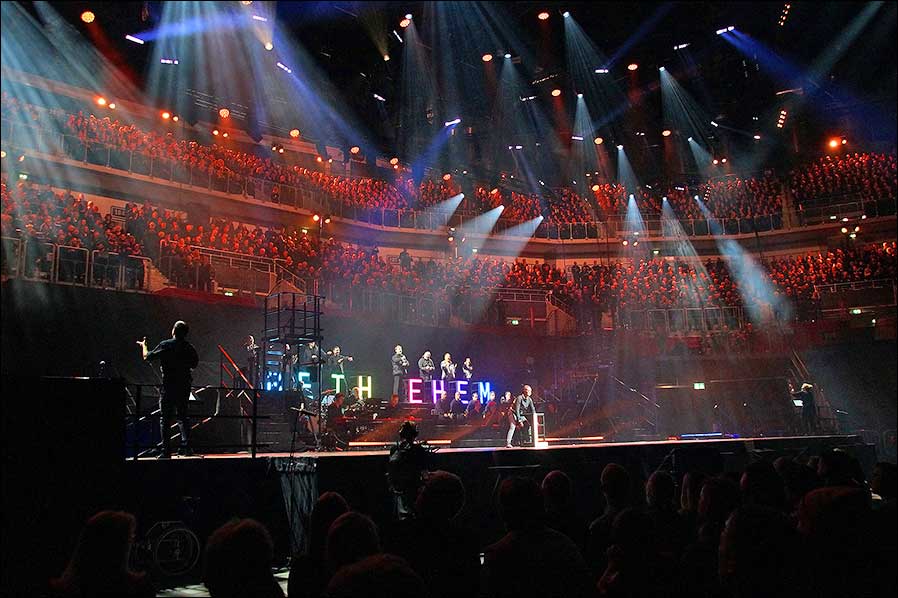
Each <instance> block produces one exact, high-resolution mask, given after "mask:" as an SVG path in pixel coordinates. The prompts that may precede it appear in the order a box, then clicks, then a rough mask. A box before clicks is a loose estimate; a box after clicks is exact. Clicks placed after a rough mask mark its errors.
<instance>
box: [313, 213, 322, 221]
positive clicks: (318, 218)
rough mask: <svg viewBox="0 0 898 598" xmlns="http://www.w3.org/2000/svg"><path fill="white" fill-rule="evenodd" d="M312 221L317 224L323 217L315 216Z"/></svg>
mask: <svg viewBox="0 0 898 598" xmlns="http://www.w3.org/2000/svg"><path fill="white" fill-rule="evenodd" d="M312 220H314V221H315V222H318V221H319V220H321V216H319V215H318V214H315V215H314V216H312Z"/></svg>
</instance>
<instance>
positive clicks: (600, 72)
mask: <svg viewBox="0 0 898 598" xmlns="http://www.w3.org/2000/svg"><path fill="white" fill-rule="evenodd" d="M608 72H609V71H608V69H606V68H598V69H596V70H595V73H596V74H597V75H607V74H608Z"/></svg>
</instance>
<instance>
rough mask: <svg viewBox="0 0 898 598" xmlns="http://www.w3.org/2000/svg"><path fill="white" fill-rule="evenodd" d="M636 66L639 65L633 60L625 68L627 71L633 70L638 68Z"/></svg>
mask: <svg viewBox="0 0 898 598" xmlns="http://www.w3.org/2000/svg"><path fill="white" fill-rule="evenodd" d="M638 68H639V65H638V64H636V63H635V62H633V63H630V65H629V66H628V67H627V70H628V71H635V70H636V69H638Z"/></svg>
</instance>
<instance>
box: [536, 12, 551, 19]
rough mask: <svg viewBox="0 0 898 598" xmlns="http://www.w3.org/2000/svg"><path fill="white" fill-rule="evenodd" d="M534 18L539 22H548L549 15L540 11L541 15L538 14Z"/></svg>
mask: <svg viewBox="0 0 898 598" xmlns="http://www.w3.org/2000/svg"><path fill="white" fill-rule="evenodd" d="M536 18H537V19H539V20H540V21H548V20H549V13H548V12H546V11H542V12H541V13H539V14H538V15H536Z"/></svg>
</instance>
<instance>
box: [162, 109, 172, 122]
mask: <svg viewBox="0 0 898 598" xmlns="http://www.w3.org/2000/svg"><path fill="white" fill-rule="evenodd" d="M170 118H171V112H168V111H166V112H163V113H162V120H168V119H170Z"/></svg>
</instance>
